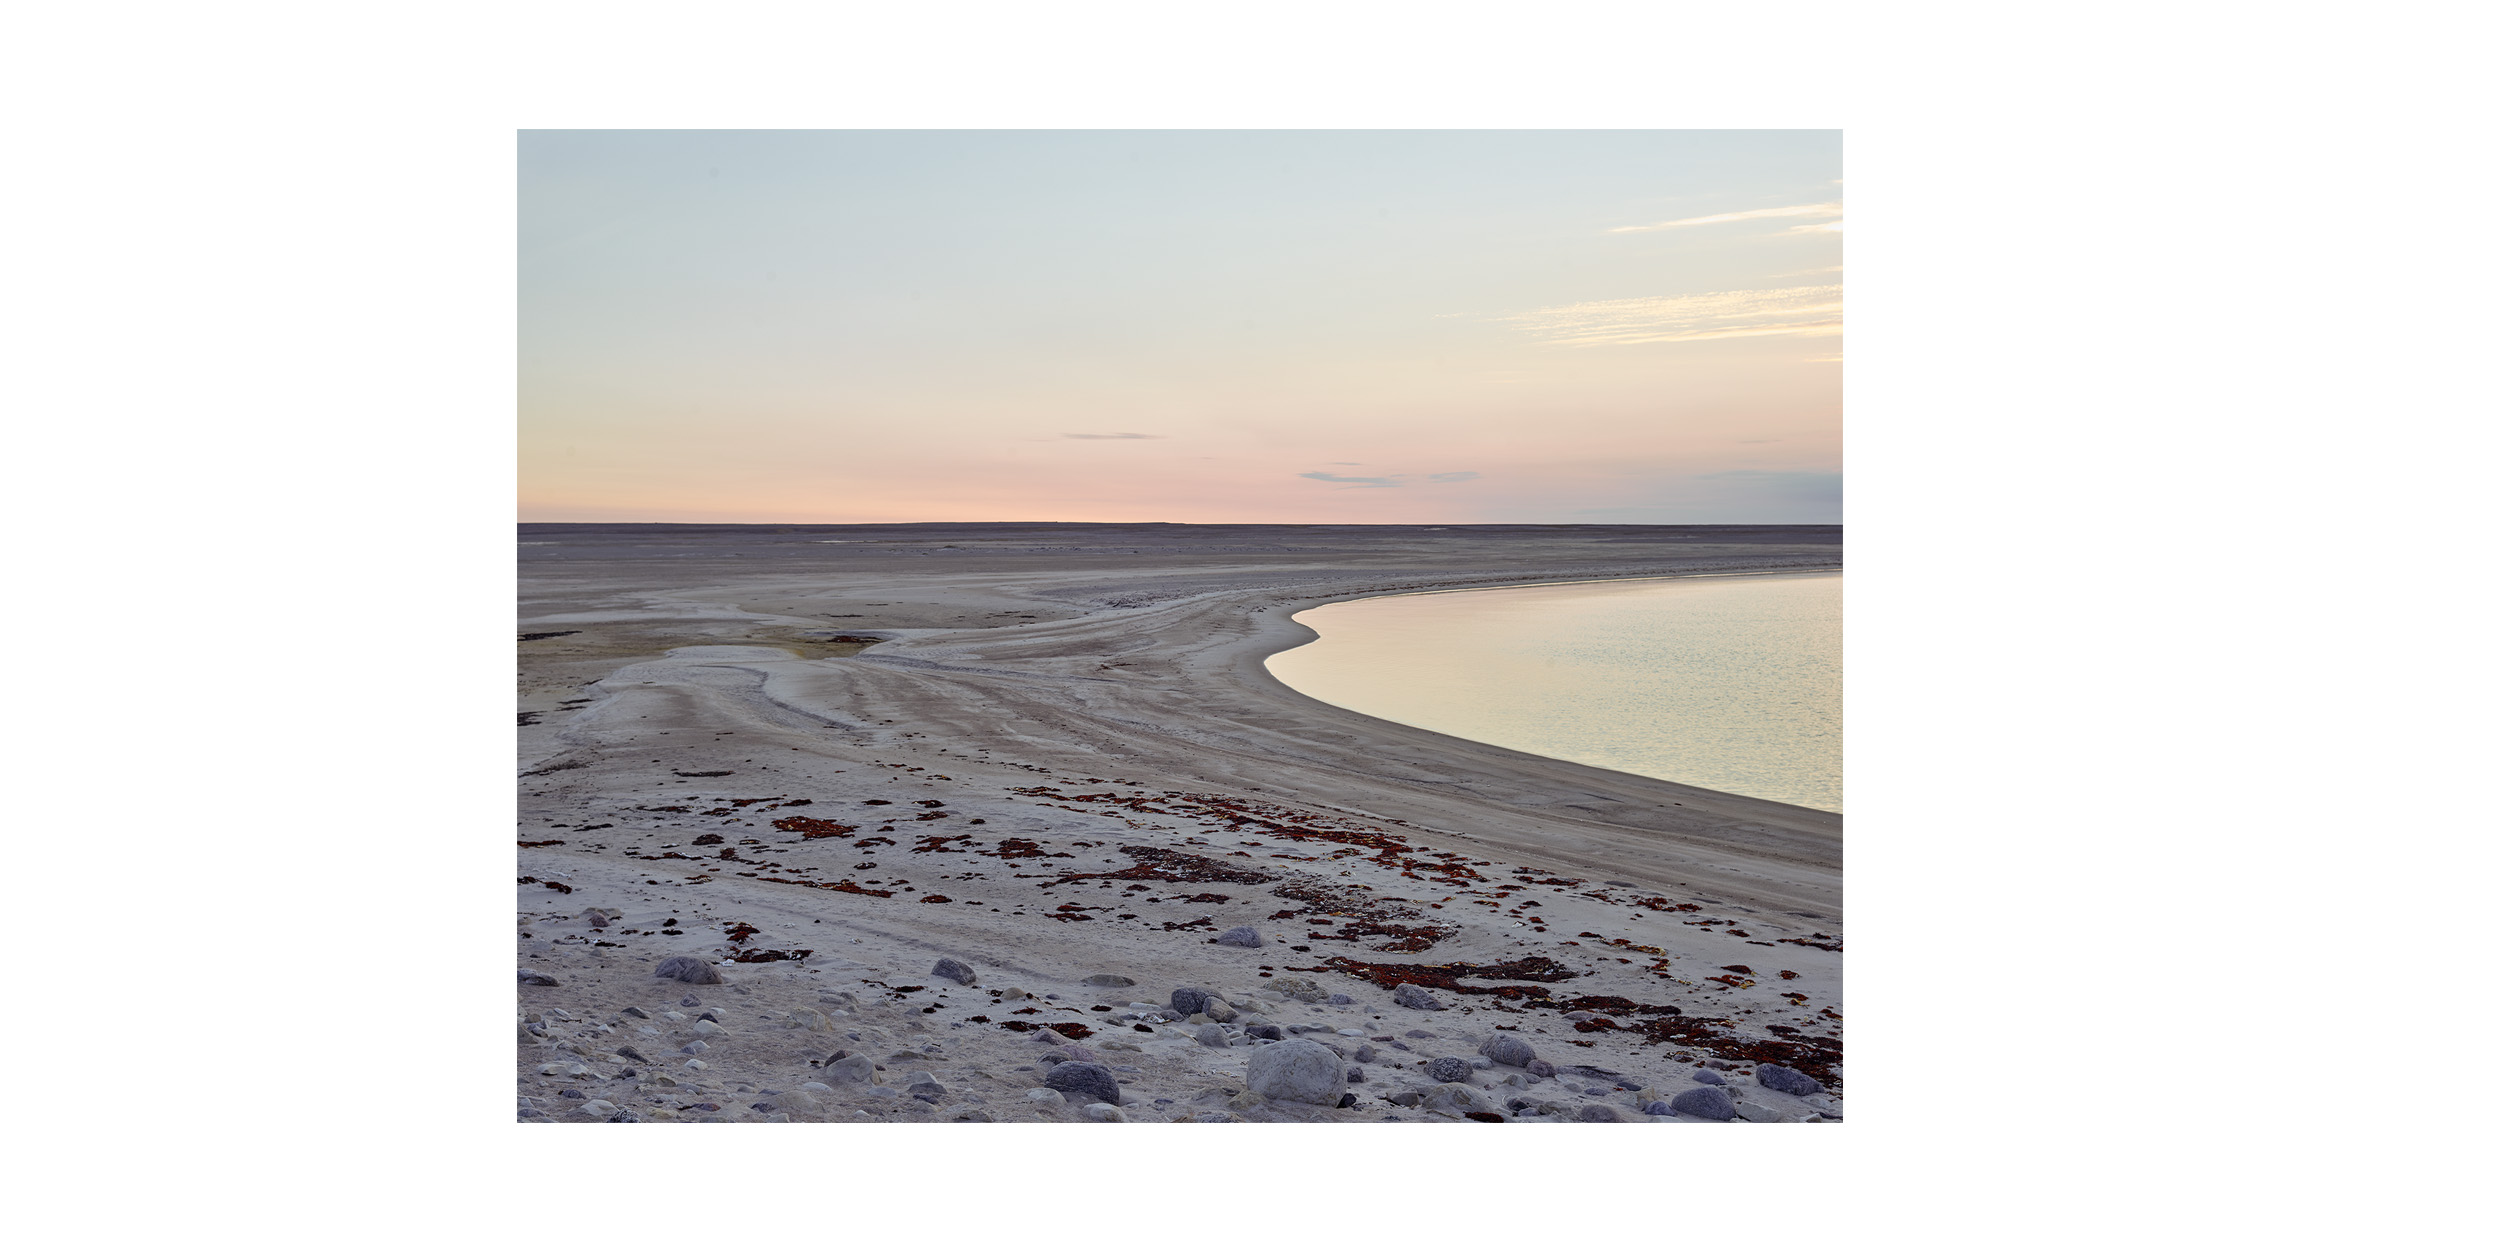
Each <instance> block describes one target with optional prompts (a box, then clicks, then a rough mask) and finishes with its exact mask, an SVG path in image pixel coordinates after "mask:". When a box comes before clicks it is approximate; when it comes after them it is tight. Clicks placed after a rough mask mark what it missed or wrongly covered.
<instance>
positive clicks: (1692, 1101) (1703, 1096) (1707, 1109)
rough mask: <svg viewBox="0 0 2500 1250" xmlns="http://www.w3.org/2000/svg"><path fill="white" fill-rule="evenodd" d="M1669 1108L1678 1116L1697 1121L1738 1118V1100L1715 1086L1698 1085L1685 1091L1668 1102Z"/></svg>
mask: <svg viewBox="0 0 2500 1250" xmlns="http://www.w3.org/2000/svg"><path fill="white" fill-rule="evenodd" d="M1667 1108H1668V1109H1669V1110H1671V1111H1673V1112H1675V1113H1676V1114H1677V1115H1689V1116H1692V1117H1693V1118H1695V1119H1697V1120H1733V1119H1735V1118H1736V1100H1735V1099H1733V1098H1730V1097H1728V1096H1727V1091H1726V1090H1723V1089H1720V1088H1719V1087H1717V1086H1715V1085H1696V1086H1694V1087H1692V1088H1691V1089H1688V1090H1685V1091H1684V1092H1683V1093H1681V1094H1677V1095H1676V1096H1675V1097H1674V1098H1672V1099H1670V1100H1668V1102H1667Z"/></svg>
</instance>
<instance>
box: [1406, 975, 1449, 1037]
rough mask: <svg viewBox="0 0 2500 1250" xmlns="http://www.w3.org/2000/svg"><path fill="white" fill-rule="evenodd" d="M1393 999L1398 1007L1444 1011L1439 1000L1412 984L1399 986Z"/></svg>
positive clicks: (1410, 1035)
mask: <svg viewBox="0 0 2500 1250" xmlns="http://www.w3.org/2000/svg"><path fill="white" fill-rule="evenodd" d="M1394 997H1395V998H1396V1000H1397V1004H1398V1006H1400V1007H1411V1008H1414V1009H1415V1010H1417V1011H1441V1010H1444V1008H1443V1007H1442V1006H1441V1000H1440V999H1437V998H1434V997H1433V996H1432V995H1430V994H1428V993H1426V992H1424V987H1422V986H1420V985H1416V984H1414V983H1412V982H1409V983H1407V984H1405V985H1401V986H1399V987H1398V991H1397V993H1396V995H1395V996H1394ZM1407 1036H1409V1037H1412V1036H1414V1034H1411V1033H1410V1034H1408V1035H1407Z"/></svg>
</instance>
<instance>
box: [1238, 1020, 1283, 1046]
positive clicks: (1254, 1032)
mask: <svg viewBox="0 0 2500 1250" xmlns="http://www.w3.org/2000/svg"><path fill="white" fill-rule="evenodd" d="M1242 1032H1243V1033H1244V1034H1246V1035H1248V1036H1250V1037H1261V1038H1265V1039H1267V1040H1268V1041H1271V1042H1275V1041H1282V1040H1284V1036H1285V1031H1284V1030H1283V1029H1280V1028H1277V1027H1276V1026H1275V1025H1272V1024H1254V1025H1251V1026H1250V1027H1248V1028H1246V1029H1243V1030H1242Z"/></svg>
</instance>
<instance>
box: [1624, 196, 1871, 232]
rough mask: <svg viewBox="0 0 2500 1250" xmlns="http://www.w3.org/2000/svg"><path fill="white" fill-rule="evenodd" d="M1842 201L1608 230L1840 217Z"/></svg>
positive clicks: (1825, 227)
mask: <svg viewBox="0 0 2500 1250" xmlns="http://www.w3.org/2000/svg"><path fill="white" fill-rule="evenodd" d="M1838 216H1840V205H1839V204H1837V203H1831V204H1792V205H1789V206H1788V207H1786V208H1749V209H1746V210H1744V211H1743V212H1739V213H1712V214H1711V215H1709V216H1707V217H1686V218H1683V219H1681V220H1678V221H1660V222H1653V223H1651V224H1649V225H1646V226H1616V227H1615V228H1614V229H1612V230H1608V231H1607V232H1606V233H1608V234H1641V233H1643V232H1646V231H1650V230H1674V229H1677V228H1679V227H1682V226H1715V225H1718V224H1719V223H1721V222H1727V221H1760V220H1761V219H1763V218H1765V217H1838ZM1838 229H1840V223H1839V222H1837V221H1835V222H1832V223H1830V224H1829V225H1805V226H1793V227H1791V230H1792V231H1794V230H1838Z"/></svg>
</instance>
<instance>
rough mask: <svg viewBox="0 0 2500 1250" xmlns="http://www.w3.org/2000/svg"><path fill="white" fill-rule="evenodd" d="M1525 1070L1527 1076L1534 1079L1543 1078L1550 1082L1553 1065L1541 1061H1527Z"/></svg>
mask: <svg viewBox="0 0 2500 1250" xmlns="http://www.w3.org/2000/svg"><path fill="white" fill-rule="evenodd" d="M1527 1069H1528V1075H1530V1076H1534V1077H1543V1078H1546V1079H1549V1080H1550V1079H1552V1077H1553V1075H1554V1065H1552V1064H1550V1063H1547V1062H1545V1061H1544V1060H1542V1059H1531V1060H1529V1061H1528V1062H1527Z"/></svg>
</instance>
